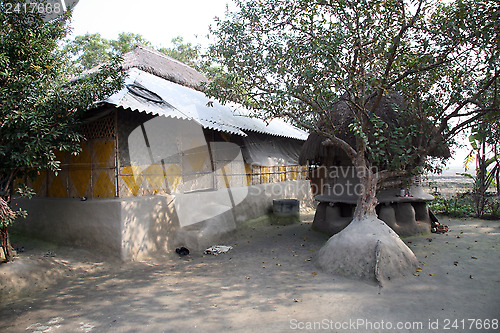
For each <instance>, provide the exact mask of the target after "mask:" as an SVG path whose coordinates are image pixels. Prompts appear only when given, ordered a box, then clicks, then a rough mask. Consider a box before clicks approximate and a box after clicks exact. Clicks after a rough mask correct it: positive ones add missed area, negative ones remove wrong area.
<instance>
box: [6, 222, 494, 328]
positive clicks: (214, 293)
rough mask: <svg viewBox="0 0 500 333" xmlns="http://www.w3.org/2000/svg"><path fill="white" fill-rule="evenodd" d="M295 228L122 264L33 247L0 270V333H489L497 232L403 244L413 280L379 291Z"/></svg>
mask: <svg viewBox="0 0 500 333" xmlns="http://www.w3.org/2000/svg"><path fill="white" fill-rule="evenodd" d="M302 220H303V222H302V223H297V224H294V225H290V226H272V225H270V224H269V223H268V222H269V221H268V220H267V219H264V218H261V219H257V220H253V221H249V222H248V223H246V224H245V225H244V226H243V227H242V229H241V230H240V231H239V234H238V237H237V238H238V239H237V241H236V243H232V244H224V245H232V246H233V247H234V248H233V249H232V250H231V251H230V252H228V253H225V254H221V255H218V256H213V255H203V254H201V253H192V254H191V255H189V256H186V257H178V256H172V257H164V258H157V259H156V260H151V261H148V262H135V263H127V264H122V263H118V262H112V261H109V260H107V261H104V260H102V259H101V258H98V257H96V256H95V255H91V254H90V253H88V252H86V251H83V250H75V249H68V248H59V247H55V246H53V245H50V244H46V243H37V244H35V245H36V246H33V247H32V248H26V251H25V252H23V253H22V254H21V257H20V258H19V259H17V260H16V261H15V262H14V263H9V264H3V265H0V283H1V286H0V293H1V294H0V295H1V297H2V298H1V299H0V300H1V304H0V332H6V333H7V332H29V333H35V332H259V331H261V332H288V331H295V330H305V331H311V330H313V329H315V330H325V331H333V332H335V331H337V332H429V331H456V332H476V331H477V332H479V331H484V332H498V331H500V328H499V322H498V320H500V274H499V273H500V251H499V248H500V238H499V236H500V221H482V220H472V219H468V220H447V219H442V220H441V222H442V223H444V224H447V225H449V227H450V232H449V233H447V234H444V235H436V234H427V235H419V236H413V237H407V238H404V241H405V242H406V243H407V244H408V245H409V246H410V248H411V249H412V250H413V251H414V252H415V254H416V256H417V257H418V259H419V260H420V264H421V265H420V269H418V270H417V271H416V272H415V274H414V275H413V276H411V277H409V278H405V279H398V280H393V281H391V282H390V283H389V284H387V285H385V286H384V287H383V288H379V287H378V286H377V285H376V284H375V283H371V282H362V281H353V280H348V279H345V278H341V277H335V276H331V275H328V274H326V273H323V272H321V271H320V270H319V269H318V268H317V266H316V265H315V262H314V258H315V254H316V252H317V251H318V250H319V249H320V248H321V246H322V245H323V244H324V242H325V241H326V240H327V237H326V236H325V235H324V234H321V233H318V232H315V231H312V230H311V228H310V227H311V221H312V214H311V213H309V214H304V215H303V216H302ZM52 255H55V256H52ZM9 284H10V285H11V286H14V287H15V288H12V287H11V288H9V287H8V286H7V285H9Z"/></svg>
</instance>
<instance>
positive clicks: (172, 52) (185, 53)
mask: <svg viewBox="0 0 500 333" xmlns="http://www.w3.org/2000/svg"><path fill="white" fill-rule="evenodd" d="M171 43H172V45H173V47H171V48H166V47H162V48H160V49H158V51H160V52H162V53H165V54H166V55H168V56H169V57H172V58H174V59H177V60H179V61H180V62H182V63H185V64H186V65H189V66H192V67H197V66H198V63H199V58H200V46H199V45H193V44H191V43H189V42H188V43H185V42H184V38H182V37H175V38H173V39H172V41H171Z"/></svg>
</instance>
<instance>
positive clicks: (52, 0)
mask: <svg viewBox="0 0 500 333" xmlns="http://www.w3.org/2000/svg"><path fill="white" fill-rule="evenodd" d="M78 2H79V0H10V1H2V2H1V9H2V11H3V12H4V13H5V14H10V15H16V14H17V15H23V16H25V17H24V19H25V20H26V21H27V22H28V23H29V22H30V21H31V22H33V21H34V16H39V17H40V18H41V19H42V20H43V21H44V22H48V21H51V20H53V19H55V18H57V17H59V16H62V15H64V13H66V12H67V11H68V10H71V9H73V8H74V7H75V6H76V5H77V4H78Z"/></svg>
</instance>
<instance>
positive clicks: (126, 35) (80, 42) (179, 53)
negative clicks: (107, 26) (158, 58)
mask: <svg viewBox="0 0 500 333" xmlns="http://www.w3.org/2000/svg"><path fill="white" fill-rule="evenodd" d="M171 43H172V45H173V46H172V47H162V48H159V49H158V51H160V52H162V53H164V54H166V55H168V56H170V57H172V58H174V59H177V60H179V61H181V62H183V63H185V64H187V65H191V66H196V65H197V62H198V59H199V52H200V46H198V45H197V46H194V45H192V44H191V43H185V42H184V39H183V38H182V37H175V38H173V39H172V41H171ZM136 44H143V45H147V46H152V45H151V42H149V41H148V40H146V39H145V38H144V37H143V36H142V35H140V34H134V33H130V32H122V33H120V34H119V35H118V38H117V39H106V38H103V37H102V36H101V35H100V34H98V33H95V34H85V35H83V36H76V37H75V38H74V39H73V40H70V41H67V43H66V45H65V46H64V51H65V52H66V53H67V54H68V55H69V57H70V58H71V59H72V60H73V64H74V66H75V67H76V68H77V69H80V70H88V69H91V68H93V67H95V66H97V65H100V64H102V63H104V62H106V61H109V60H110V59H111V58H112V57H114V56H116V55H122V54H124V53H126V52H128V51H131V50H133V49H134V47H135V46H136Z"/></svg>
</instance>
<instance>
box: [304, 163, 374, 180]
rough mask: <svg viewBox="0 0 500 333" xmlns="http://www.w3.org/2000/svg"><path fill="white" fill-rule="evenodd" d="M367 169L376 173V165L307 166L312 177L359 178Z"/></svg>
mask: <svg viewBox="0 0 500 333" xmlns="http://www.w3.org/2000/svg"><path fill="white" fill-rule="evenodd" d="M367 171H370V173H372V174H376V173H378V171H379V170H378V167H376V166H371V167H369V168H368V169H367V168H364V167H356V166H338V165H333V166H324V165H313V166H310V167H309V173H310V175H311V176H312V177H318V178H330V179H335V178H361V177H363V176H364V175H365V174H366V172H367Z"/></svg>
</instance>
